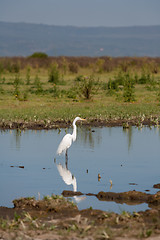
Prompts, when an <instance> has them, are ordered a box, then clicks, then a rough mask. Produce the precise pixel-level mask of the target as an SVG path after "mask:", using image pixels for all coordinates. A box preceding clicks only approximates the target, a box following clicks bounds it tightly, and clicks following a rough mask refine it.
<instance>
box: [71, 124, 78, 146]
mask: <svg viewBox="0 0 160 240" xmlns="http://www.w3.org/2000/svg"><path fill="white" fill-rule="evenodd" d="M76 136H77V127H76V124H75V122H73V133H72V137H73V142H74V141H75V140H76Z"/></svg>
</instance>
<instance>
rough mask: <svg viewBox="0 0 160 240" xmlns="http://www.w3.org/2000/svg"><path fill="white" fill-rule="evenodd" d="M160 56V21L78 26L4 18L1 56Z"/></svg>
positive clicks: (1, 23) (0, 26) (0, 36)
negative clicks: (139, 23)
mask: <svg viewBox="0 0 160 240" xmlns="http://www.w3.org/2000/svg"><path fill="white" fill-rule="evenodd" d="M37 51H40V52H45V53H47V54H48V55H49V56H62V55H63V56H112V57H117V56H151V57H158V56H160V25H153V26H131V27H76V26H56V25H46V24H34V23H33V24H32V23H22V22H21V23H10V22H2V21H0V56H29V55H31V54H32V53H33V52H37Z"/></svg>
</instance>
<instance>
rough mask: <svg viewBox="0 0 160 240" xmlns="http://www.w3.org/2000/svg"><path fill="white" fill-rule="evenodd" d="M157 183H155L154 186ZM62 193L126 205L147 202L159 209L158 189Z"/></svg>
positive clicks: (66, 195) (159, 197) (68, 195)
mask: <svg viewBox="0 0 160 240" xmlns="http://www.w3.org/2000/svg"><path fill="white" fill-rule="evenodd" d="M157 185H158V186H159V184H156V186H157ZM62 195H63V196H64V197H73V196H80V195H86V196H95V197H97V198H98V200H100V201H113V202H116V203H121V204H123V203H126V204H128V205H137V204H141V203H147V204H148V206H149V207H150V208H159V209H160V191H158V192H157V193H155V194H148V193H143V192H139V191H135V190H134V191H128V192H121V193H115V192H99V193H98V194H93V193H87V194H83V193H82V192H73V191H66V190H65V191H63V192H62Z"/></svg>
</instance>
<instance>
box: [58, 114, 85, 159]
mask: <svg viewBox="0 0 160 240" xmlns="http://www.w3.org/2000/svg"><path fill="white" fill-rule="evenodd" d="M77 121H85V119H83V118H80V117H76V118H75V119H74V121H73V133H72V134H70V133H68V134H66V135H65V136H64V137H63V139H62V141H61V142H60V144H59V146H58V149H57V154H58V155H60V154H62V153H63V152H65V153H66V158H67V151H68V148H69V147H70V146H71V145H72V142H74V141H75V140H76V137H77V127H76V122H77Z"/></svg>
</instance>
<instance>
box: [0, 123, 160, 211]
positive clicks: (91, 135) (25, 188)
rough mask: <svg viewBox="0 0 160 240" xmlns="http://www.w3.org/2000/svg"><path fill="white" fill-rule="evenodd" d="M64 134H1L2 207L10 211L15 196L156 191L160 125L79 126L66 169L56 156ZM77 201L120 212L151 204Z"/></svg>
mask: <svg viewBox="0 0 160 240" xmlns="http://www.w3.org/2000/svg"><path fill="white" fill-rule="evenodd" d="M67 131H68V132H71V131H72V129H67ZM65 133H66V131H65V129H61V130H58V129H57V130H49V131H45V130H41V131H35V130H34V131H33V130H26V131H20V130H10V131H9V130H8V131H1V132H0V151H1V155H0V192H1V197H0V206H6V207H12V206H13V204H12V200H13V199H15V198H20V197H31V196H35V197H36V198H37V199H38V198H41V199H42V198H43V197H44V196H45V195H51V194H58V195H59V194H61V193H62V191H63V190H72V191H73V190H76V191H81V192H82V193H84V194H87V193H94V194H97V193H98V192H100V191H104V192H109V191H110V192H125V191H129V190H137V191H142V192H149V193H152V194H153V193H156V192H157V189H154V188H153V185H154V184H156V183H159V182H160V129H159V128H158V127H156V128H155V127H152V128H149V127H143V128H142V129H138V128H136V127H130V128H129V129H123V128H122V127H112V128H109V127H102V128H86V127H82V126H79V127H78V132H77V134H78V135H77V140H76V142H74V143H73V144H72V146H71V147H70V149H69V151H68V163H67V165H66V162H65V156H64V155H61V156H56V150H57V147H58V145H59V143H60V141H61V139H62V137H63V136H64V135H65ZM98 176H99V178H98ZM73 201H75V202H76V203H77V205H78V208H79V209H84V208H89V207H92V208H94V209H101V210H105V211H114V212H117V213H121V212H122V211H130V212H133V211H140V210H146V209H148V205H147V204H139V205H127V204H117V203H115V202H107V201H99V200H98V199H97V198H96V197H95V196H86V195H83V196H76V197H74V198H73Z"/></svg>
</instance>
